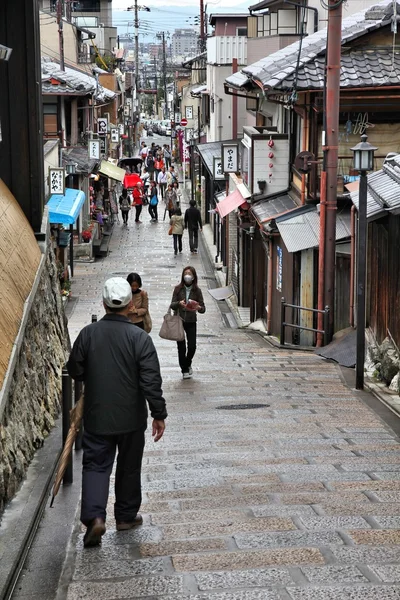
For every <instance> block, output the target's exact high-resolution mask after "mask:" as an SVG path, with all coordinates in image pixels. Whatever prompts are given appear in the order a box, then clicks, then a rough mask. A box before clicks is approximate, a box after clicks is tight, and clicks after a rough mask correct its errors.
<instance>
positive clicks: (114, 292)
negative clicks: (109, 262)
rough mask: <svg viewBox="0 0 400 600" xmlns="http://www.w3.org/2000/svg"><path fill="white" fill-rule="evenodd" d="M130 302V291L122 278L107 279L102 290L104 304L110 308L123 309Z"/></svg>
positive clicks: (129, 287)
mask: <svg viewBox="0 0 400 600" xmlns="http://www.w3.org/2000/svg"><path fill="white" fill-rule="evenodd" d="M131 300H132V290H131V286H130V285H129V283H128V282H127V281H126V279H124V278H123V277H111V279H107V281H106V282H105V284H104V288H103V301H104V304H106V305H107V306H109V307H110V308H123V307H124V306H127V304H129V302H130V301H131Z"/></svg>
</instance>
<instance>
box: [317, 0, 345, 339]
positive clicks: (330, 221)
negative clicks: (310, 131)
mask: <svg viewBox="0 0 400 600" xmlns="http://www.w3.org/2000/svg"><path fill="white" fill-rule="evenodd" d="M341 39H342V2H338V1H337V0H329V10H328V32H327V48H326V52H327V61H326V93H325V97H326V104H325V107H324V111H325V115H324V122H325V123H326V128H325V130H324V131H323V132H322V150H323V152H324V165H323V171H322V174H321V175H322V176H321V206H320V208H321V214H320V268H319V276H320V277H319V281H318V309H320V310H323V309H324V308H325V306H329V309H330V310H329V332H328V333H329V335H328V339H329V340H331V339H332V336H333V333H334V318H335V268H336V209H337V166H338V143H339V104H340V59H341V48H342V44H341ZM325 182H326V183H325ZM321 255H322V256H321ZM322 260H323V264H322ZM321 317H322V314H321V313H320V314H319V319H318V329H323V326H322V327H321V326H320V325H321V324H322V318H321ZM319 345H322V344H321V340H320V339H319Z"/></svg>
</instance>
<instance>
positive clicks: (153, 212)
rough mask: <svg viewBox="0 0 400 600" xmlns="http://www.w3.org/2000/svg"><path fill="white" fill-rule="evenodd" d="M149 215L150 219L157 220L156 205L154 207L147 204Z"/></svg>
mask: <svg viewBox="0 0 400 600" xmlns="http://www.w3.org/2000/svg"><path fill="white" fill-rule="evenodd" d="M149 214H150V217H151V218H152V219H155V220H156V221H157V220H158V210H157V204H156V205H155V206H153V205H152V204H149Z"/></svg>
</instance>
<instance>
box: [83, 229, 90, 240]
mask: <svg viewBox="0 0 400 600" xmlns="http://www.w3.org/2000/svg"><path fill="white" fill-rule="evenodd" d="M82 239H83V241H84V242H86V243H89V242H90V240H91V239H92V232H91V231H90V229H84V230H83V231H82Z"/></svg>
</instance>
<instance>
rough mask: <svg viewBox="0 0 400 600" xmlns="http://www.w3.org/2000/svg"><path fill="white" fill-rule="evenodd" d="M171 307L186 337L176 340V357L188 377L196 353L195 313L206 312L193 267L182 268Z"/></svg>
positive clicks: (188, 377)
mask: <svg viewBox="0 0 400 600" xmlns="http://www.w3.org/2000/svg"><path fill="white" fill-rule="evenodd" d="M171 309H172V310H173V311H175V313H177V314H179V316H180V317H181V318H182V321H183V328H184V330H185V337H186V339H184V340H183V341H182V342H177V344H178V359H179V366H180V368H181V371H182V377H183V379H190V378H191V377H192V376H193V369H192V360H193V357H194V355H195V353H196V338H197V313H200V314H203V313H205V312H206V307H205V305H204V300H203V294H202V292H201V289H200V288H199V286H198V285H197V273H196V269H195V268H194V267H190V266H188V267H185V268H184V269H183V271H182V278H181V282H180V284H179V285H177V286H176V288H175V289H174V292H173V295H172V301H171Z"/></svg>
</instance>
